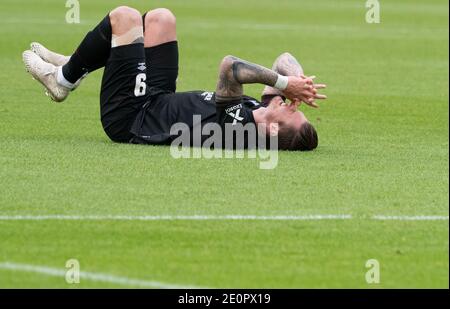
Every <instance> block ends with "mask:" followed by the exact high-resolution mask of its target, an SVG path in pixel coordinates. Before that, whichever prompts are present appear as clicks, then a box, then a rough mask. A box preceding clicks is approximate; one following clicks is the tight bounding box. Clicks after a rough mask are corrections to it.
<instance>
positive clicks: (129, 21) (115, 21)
mask: <svg viewBox="0 0 450 309" xmlns="http://www.w3.org/2000/svg"><path fill="white" fill-rule="evenodd" d="M109 18H110V20H111V27H112V29H113V32H115V33H117V32H119V33H123V32H126V31H127V30H129V29H131V28H134V27H138V26H142V16H141V13H139V11H138V10H136V9H133V8H130V7H128V6H119V7H118V8H115V9H114V10H112V11H111V13H110V14H109Z"/></svg>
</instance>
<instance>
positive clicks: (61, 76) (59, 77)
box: [56, 66, 75, 89]
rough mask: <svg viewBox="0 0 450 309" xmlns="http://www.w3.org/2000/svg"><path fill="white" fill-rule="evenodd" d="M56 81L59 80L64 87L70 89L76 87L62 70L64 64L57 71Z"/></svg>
mask: <svg viewBox="0 0 450 309" xmlns="http://www.w3.org/2000/svg"><path fill="white" fill-rule="evenodd" d="M56 81H57V82H58V84H60V85H61V86H63V87H66V88H68V89H74V88H75V84H73V83H71V82H69V81H68V80H67V79H66V78H65V77H64V74H63V72H62V66H60V67H58V72H57V73H56Z"/></svg>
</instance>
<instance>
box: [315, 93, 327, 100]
mask: <svg viewBox="0 0 450 309" xmlns="http://www.w3.org/2000/svg"><path fill="white" fill-rule="evenodd" d="M314 98H316V99H319V100H324V99H326V98H327V96H326V95H324V94H316V95H314Z"/></svg>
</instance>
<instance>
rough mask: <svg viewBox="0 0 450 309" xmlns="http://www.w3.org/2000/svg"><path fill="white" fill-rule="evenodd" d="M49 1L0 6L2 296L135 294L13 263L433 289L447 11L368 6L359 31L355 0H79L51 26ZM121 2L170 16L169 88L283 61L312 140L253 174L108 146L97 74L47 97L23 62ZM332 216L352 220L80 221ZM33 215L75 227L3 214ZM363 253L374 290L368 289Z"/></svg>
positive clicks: (439, 240)
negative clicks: (304, 84)
mask: <svg viewBox="0 0 450 309" xmlns="http://www.w3.org/2000/svg"><path fill="white" fill-rule="evenodd" d="M64 2H65V1H56V0H41V1H25V0H20V1H18V0H2V1H1V3H0V55H1V57H0V80H1V86H0V287H1V288H11V287H58V288H73V287H75V288H76V287H82V288H87V287H133V286H134V285H133V283H130V282H131V281H127V282H128V283H127V282H125V283H123V284H121V283H120V282H108V281H104V280H103V281H102V280H83V277H82V278H81V283H80V284H78V285H69V284H67V283H66V282H65V280H64V277H63V276H52V275H49V274H48V273H46V272H44V271H30V270H27V269H21V268H20V265H31V266H32V267H37V266H43V267H48V268H51V269H61V270H65V263H66V261H67V260H68V259H71V258H75V259H78V260H79V262H80V266H81V270H82V271H85V272H90V273H94V274H97V273H101V274H108V275H112V276H116V277H120V278H132V279H139V280H145V281H155V282H161V283H167V284H177V285H181V286H201V287H213V288H214V287H217V288H221V287H225V288H229V287H239V288H283V287H285V288H305V287H312V288H322V287H338V288H346V287H356V288H374V287H375V288H379V287H382V288H393V287H395V288H398V287H411V288H412V287H439V288H448V286H449V276H448V273H449V256H448V253H449V251H448V249H449V243H448V240H449V223H448V217H447V216H448V211H449V198H448V193H449V192H448V182H449V174H448V172H449V170H448V164H449V160H448V154H449V153H448V150H449V148H448V147H449V146H448V140H449V138H448V99H449V96H448V89H449V88H448V87H449V83H448V73H449V72H448V71H449V70H448V66H449V58H448V55H449V53H448V43H449V33H448V2H447V1H445V0H432V1H419V0H407V1H400V0H397V1H381V23H380V24H368V23H366V22H365V14H366V8H365V1H362V0H343V1H334V0H321V1H314V0H306V1H303V0H302V1H287V0H278V1H269V0H249V1H247V0H246V1H238V0H228V1H210V0H195V1H184V0H183V1H182V0H173V1H150V0H149V1H137V0H136V1H118V0H114V1H84V0H82V1H80V3H81V23H80V24H66V23H65V14H66V11H67V8H65V6H64ZM121 4H127V5H130V6H134V7H136V8H138V9H139V10H141V11H145V10H146V9H152V8H156V7H160V6H165V7H168V8H170V9H171V10H172V11H173V12H174V13H175V14H176V15H177V17H178V19H177V22H178V38H179V43H180V56H181V59H180V66H181V69H180V77H179V82H178V87H179V90H180V91H183V90H193V89H206V90H213V89H214V87H215V81H216V76H217V68H218V63H219V62H220V60H221V58H222V57H223V56H224V55H226V54H233V55H236V56H239V57H241V58H244V59H248V60H250V61H252V62H257V63H261V64H263V65H265V66H271V64H272V62H273V60H274V59H275V58H276V57H277V56H278V55H279V54H280V53H282V52H284V51H290V52H291V53H292V54H294V55H295V56H297V57H298V58H299V60H300V62H301V63H302V65H303V67H304V69H305V72H306V73H307V74H314V75H317V76H318V79H319V80H320V81H321V82H325V83H327V84H328V89H327V90H326V94H327V95H328V97H329V99H328V101H327V102H323V103H322V104H321V108H320V109H319V110H312V109H308V108H306V107H302V109H303V110H304V111H305V113H306V115H307V117H308V118H309V119H310V120H311V121H312V123H313V124H314V125H315V126H316V127H317V129H318V132H319V138H320V145H319V148H318V149H317V150H316V151H314V152H311V153H287V152H282V153H280V155H279V162H278V166H277V167H276V168H275V169H273V170H260V169H259V168H258V160H254V159H214V160H207V159H181V160H175V159H173V158H172V157H171V156H170V152H169V148H168V147H153V146H133V145H118V144H114V143H112V142H110V141H109V140H108V138H107V137H106V135H105V134H104V133H103V130H102V128H101V124H100V121H99V85H100V79H101V74H102V72H95V73H94V74H92V75H91V76H89V77H88V78H87V80H85V82H84V83H83V85H82V86H81V87H80V89H78V90H77V91H75V92H74V93H73V94H71V96H70V97H69V99H68V101H67V102H65V103H64V104H55V103H52V102H50V100H49V99H48V98H47V97H45V96H44V95H43V89H42V87H40V86H38V84H37V83H36V82H34V81H32V80H31V78H30V76H29V75H27V74H26V73H25V70H24V68H23V65H22V62H21V52H22V51H23V50H25V49H27V48H28V46H29V45H28V44H29V43H30V42H32V41H38V42H42V43H44V44H46V45H47V46H48V47H50V48H52V49H55V50H57V51H60V52H63V53H66V54H68V53H70V52H72V51H73V49H74V48H75V47H76V45H77V44H78V42H79V41H80V40H81V39H82V37H83V36H84V33H85V32H86V31H88V30H89V29H91V28H92V26H94V25H95V24H96V23H97V21H98V20H100V19H101V18H103V17H104V16H105V15H106V13H107V12H108V11H109V10H111V9H112V8H114V7H116V6H119V5H121ZM261 89H262V87H260V86H249V87H246V93H247V94H249V95H253V96H258V95H259V93H260V91H261ZM330 214H333V215H350V216H351V219H347V220H339V219H336V220H330V219H329V220H298V221H281V220H203V221H200V220H154V221H138V220H130V221H125V220H122V221H121V220H118V221H113V220H106V219H103V220H97V221H89V220H83V218H86V216H136V217H138V216H162V215H166V216H193V215H201V216H225V215H241V216H245V215H252V216H267V217H271V216H309V215H316V216H317V215H330ZM38 215H67V216H80V220H41V221H39V220H23V221H17V220H6V219H7V218H12V217H13V216H33V218H36V217H35V216H38ZM380 215H381V216H399V217H400V218H403V219H405V218H410V217H414V216H442V217H443V218H444V219H443V220H422V221H417V220H374V219H373V216H380ZM446 217H447V219H446ZM369 259H377V260H378V261H379V263H380V274H381V277H380V279H381V282H380V283H379V284H368V283H367V282H366V280H365V274H366V272H367V271H368V268H366V267H365V264H366V261H367V260H369ZM7 262H8V263H16V264H17V265H19V268H18V269H7V267H3V268H2V266H1V265H3V266H4V265H6V264H5V263H7Z"/></svg>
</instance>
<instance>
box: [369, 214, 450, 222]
mask: <svg viewBox="0 0 450 309" xmlns="http://www.w3.org/2000/svg"><path fill="white" fill-rule="evenodd" d="M372 219H373V220H394V221H445V220H448V216H382V215H376V216H373V217H372Z"/></svg>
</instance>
